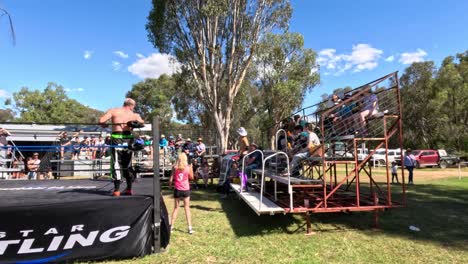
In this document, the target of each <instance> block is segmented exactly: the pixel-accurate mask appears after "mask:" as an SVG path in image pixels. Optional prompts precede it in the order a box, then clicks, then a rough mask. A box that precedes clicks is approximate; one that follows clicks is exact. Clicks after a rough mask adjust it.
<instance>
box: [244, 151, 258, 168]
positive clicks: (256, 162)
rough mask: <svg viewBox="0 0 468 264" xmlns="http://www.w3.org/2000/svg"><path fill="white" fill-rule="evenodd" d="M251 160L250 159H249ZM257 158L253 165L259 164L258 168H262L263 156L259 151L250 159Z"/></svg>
mask: <svg viewBox="0 0 468 264" xmlns="http://www.w3.org/2000/svg"><path fill="white" fill-rule="evenodd" d="M247 158H249V157H247ZM251 158H255V160H254V161H253V162H252V163H251V164H257V166H262V154H261V153H260V152H258V151H256V152H255V153H253V154H252V155H250V159H251Z"/></svg>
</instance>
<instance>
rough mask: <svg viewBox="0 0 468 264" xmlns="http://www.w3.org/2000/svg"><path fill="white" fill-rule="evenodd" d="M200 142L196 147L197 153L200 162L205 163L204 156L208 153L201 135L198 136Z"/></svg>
mask: <svg viewBox="0 0 468 264" xmlns="http://www.w3.org/2000/svg"><path fill="white" fill-rule="evenodd" d="M197 141H198V144H197V146H196V147H195V153H196V154H197V159H198V164H203V157H204V156H205V153H206V146H205V144H204V143H203V139H202V138H201V137H199V138H198V140H197Z"/></svg>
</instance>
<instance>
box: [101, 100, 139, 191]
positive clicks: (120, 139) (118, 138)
mask: <svg viewBox="0 0 468 264" xmlns="http://www.w3.org/2000/svg"><path fill="white" fill-rule="evenodd" d="M135 106H136V102H135V100H133V99H131V98H126V99H125V100H124V103H123V106H122V107H118V108H112V109H110V110H108V111H107V112H106V113H105V114H104V115H103V116H101V118H99V124H101V126H102V127H107V124H106V122H107V121H109V120H111V122H112V134H111V145H112V148H111V173H112V177H113V178H114V192H113V193H112V195H113V196H120V183H121V180H122V177H121V175H123V176H124V178H125V180H126V182H127V189H126V190H125V192H124V193H123V194H124V195H132V194H133V191H132V183H133V180H134V174H133V170H132V157H133V151H132V150H130V149H129V148H128V146H131V145H132V144H133V141H134V139H133V135H132V131H133V129H134V128H135V127H142V126H144V123H145V121H144V120H143V119H142V118H141V117H140V115H139V114H137V113H135V112H134V110H135Z"/></svg>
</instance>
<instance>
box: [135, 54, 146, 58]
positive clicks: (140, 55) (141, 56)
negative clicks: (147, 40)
mask: <svg viewBox="0 0 468 264" xmlns="http://www.w3.org/2000/svg"><path fill="white" fill-rule="evenodd" d="M136 56H137V57H138V58H139V59H143V58H144V57H145V56H143V54H141V53H137V54H136Z"/></svg>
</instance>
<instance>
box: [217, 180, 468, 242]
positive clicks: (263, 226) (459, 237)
mask: <svg viewBox="0 0 468 264" xmlns="http://www.w3.org/2000/svg"><path fill="white" fill-rule="evenodd" d="M393 197H394V198H396V199H401V196H400V195H396V194H394V195H393ZM222 208H223V210H224V211H225V212H226V214H227V217H228V218H229V221H230V224H231V226H232V228H233V230H234V232H235V234H236V235H237V236H255V235H261V234H265V233H269V232H276V233H279V232H287V233H301V232H304V233H305V230H306V229H305V228H306V227H305V218H304V217H301V215H295V216H293V215H274V216H270V215H264V216H257V215H256V214H255V213H254V212H253V210H252V209H251V208H250V207H249V206H248V205H247V204H246V203H245V202H244V201H242V200H238V199H237V198H233V199H231V200H226V201H223V202H222ZM379 216H380V218H379V229H378V231H377V232H376V235H377V234H385V235H390V236H401V237H405V238H407V239H411V240H419V241H427V242H433V243H437V244H440V245H442V246H445V247H453V248H457V249H461V250H468V228H467V226H466V224H467V223H468V189H467V188H466V187H465V188H463V187H458V186H456V187H455V186H446V185H437V184H423V185H412V186H409V191H408V193H407V207H406V208H393V209H389V210H387V211H385V212H380V214H379ZM311 220H312V228H313V229H314V231H318V232H343V231H350V230H360V231H365V232H367V231H368V232H373V231H372V230H373V229H372V228H373V223H374V214H373V212H353V213H329V214H313V215H311ZM411 225H413V226H416V227H418V228H419V229H420V231H419V232H415V231H411V230H410V229H409V226H411Z"/></svg>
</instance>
